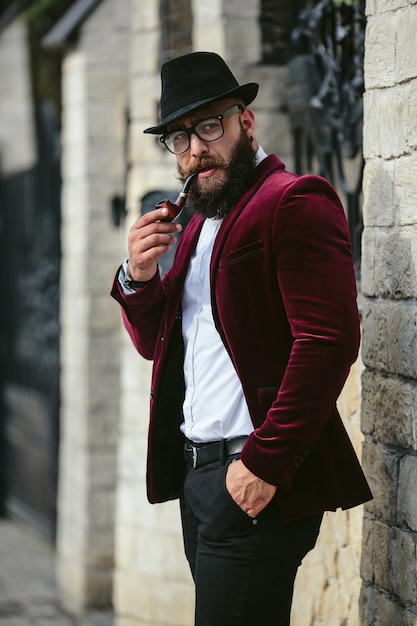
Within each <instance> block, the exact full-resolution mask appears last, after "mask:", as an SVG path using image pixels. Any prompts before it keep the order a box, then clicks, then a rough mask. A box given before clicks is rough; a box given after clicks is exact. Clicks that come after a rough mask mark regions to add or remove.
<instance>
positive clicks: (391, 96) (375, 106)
mask: <svg viewBox="0 0 417 626" xmlns="http://www.w3.org/2000/svg"><path fill="white" fill-rule="evenodd" d="M385 45H386V44H385ZM409 91H410V86H409V85H408V84H405V85H396V86H394V87H391V88H389V89H373V90H368V91H367V92H365V95H364V140H363V153H364V156H365V158H367V159H373V158H377V157H382V158H383V159H392V158H395V157H400V156H402V155H403V154H407V152H408V151H409V143H408V142H409V140H408V125H409V124H408V121H409V101H410V96H409Z"/></svg>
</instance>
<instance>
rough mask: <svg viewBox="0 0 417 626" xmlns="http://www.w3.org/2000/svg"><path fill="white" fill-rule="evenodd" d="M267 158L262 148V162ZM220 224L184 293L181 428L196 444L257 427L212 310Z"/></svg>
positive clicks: (202, 248) (210, 230) (206, 227)
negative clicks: (213, 258)
mask: <svg viewBox="0 0 417 626" xmlns="http://www.w3.org/2000/svg"><path fill="white" fill-rule="evenodd" d="M265 157H266V154H265V152H264V151H263V150H262V148H259V150H258V152H257V160H258V163H259V162H260V161H261V160H262V159H263V158H265ZM221 223H222V220H219V219H206V220H205V221H204V224H203V227H202V230H201V233H200V237H199V240H198V242H197V247H196V249H195V251H194V254H193V256H192V257H191V262H190V265H189V268H188V273H187V277H186V280H185V285H184V292H183V296H182V332H183V338H184V346H185V358H184V376H185V400H184V406H183V410H184V423H183V424H182V427H181V429H182V431H183V432H184V434H185V436H186V437H187V439H190V440H191V441H194V442H195V443H202V442H208V441H216V440H219V439H229V438H230V437H238V436H240V435H249V434H250V433H251V432H252V431H253V425H252V420H251V418H250V415H249V410H248V407H247V404H246V399H245V396H244V394H243V390H242V385H241V383H240V380H239V378H238V376H237V374H236V370H235V368H234V366H233V363H232V361H231V360H230V357H229V354H228V352H227V350H226V348H225V347H224V345H223V342H222V340H221V338H220V335H219V333H218V332H217V330H216V328H215V326H214V320H213V315H212V310H211V295H210V292H211V289H210V260H211V253H212V250H213V246H214V241H215V239H216V235H217V233H218V231H219V228H220V226H221Z"/></svg>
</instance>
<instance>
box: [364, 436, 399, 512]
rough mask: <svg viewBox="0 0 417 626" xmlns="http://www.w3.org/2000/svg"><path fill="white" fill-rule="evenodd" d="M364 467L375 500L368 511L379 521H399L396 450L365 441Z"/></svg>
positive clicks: (369, 503) (369, 504)
mask: <svg viewBox="0 0 417 626" xmlns="http://www.w3.org/2000/svg"><path fill="white" fill-rule="evenodd" d="M362 465H363V469H364V472H365V475H366V477H367V479H368V482H369V485H370V488H371V491H372V494H373V496H374V499H373V500H371V501H370V502H368V503H367V504H366V510H367V511H368V512H369V513H370V514H372V515H375V517H377V518H378V519H383V520H386V521H391V522H392V523H394V522H395V521H396V519H397V493H398V476H399V460H398V457H397V455H396V452H395V449H390V448H388V447H387V446H382V445H378V444H376V443H373V442H372V441H368V440H367V439H365V443H364V447H363V456H362Z"/></svg>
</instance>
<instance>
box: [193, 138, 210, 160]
mask: <svg viewBox="0 0 417 626" xmlns="http://www.w3.org/2000/svg"><path fill="white" fill-rule="evenodd" d="M206 152H208V147H207V143H206V142H205V141H203V140H202V139H200V138H199V137H197V135H196V134H195V133H191V136H190V154H191V155H192V156H197V157H198V156H200V155H201V154H205V153H206Z"/></svg>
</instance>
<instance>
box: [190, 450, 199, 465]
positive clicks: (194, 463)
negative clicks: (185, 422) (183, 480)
mask: <svg viewBox="0 0 417 626" xmlns="http://www.w3.org/2000/svg"><path fill="white" fill-rule="evenodd" d="M191 447H192V449H193V469H195V468H196V467H197V456H198V455H197V448H195V447H194V446H191Z"/></svg>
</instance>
